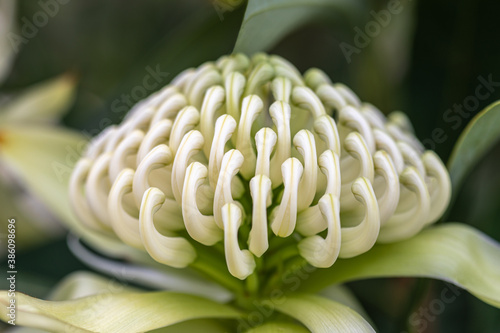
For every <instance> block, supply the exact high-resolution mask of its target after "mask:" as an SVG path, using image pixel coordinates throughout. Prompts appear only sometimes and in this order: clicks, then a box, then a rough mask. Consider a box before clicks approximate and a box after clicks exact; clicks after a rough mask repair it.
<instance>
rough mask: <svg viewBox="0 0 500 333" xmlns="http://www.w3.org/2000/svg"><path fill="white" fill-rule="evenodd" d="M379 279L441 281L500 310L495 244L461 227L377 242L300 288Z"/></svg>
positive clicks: (499, 263)
mask: <svg viewBox="0 0 500 333" xmlns="http://www.w3.org/2000/svg"><path fill="white" fill-rule="evenodd" d="M378 277H429V278H435V279H440V280H444V281H447V282H451V283H453V284H456V285H457V286H460V287H463V288H465V289H467V290H468V291H469V292H470V293H471V294H473V295H475V296H476V297H478V298H480V299H482V300H483V301H485V302H487V303H489V304H491V305H493V306H496V307H500V284H499V283H498V281H500V244H498V243H496V242H495V241H493V240H492V239H491V238H489V237H488V236H486V235H484V234H483V233H481V232H479V231H477V230H476V229H474V228H472V227H469V226H466V225H463V224H458V223H452V224H446V225H441V226H437V227H432V228H429V229H427V230H424V231H422V232H421V233H420V234H418V235H417V236H415V237H413V238H411V239H408V240H405V241H401V242H398V243H392V244H384V245H379V244H377V245H375V246H374V247H373V248H372V249H371V250H370V251H368V252H366V253H365V254H362V255H360V256H357V257H355V258H351V259H340V260H337V262H336V263H335V265H334V266H333V267H332V268H328V269H320V270H316V271H315V272H313V273H311V276H310V278H309V279H308V280H307V281H305V282H304V283H303V284H302V286H301V287H302V288H301V290H303V291H308V292H311V291H318V290H321V289H322V288H324V287H325V286H327V285H330V284H335V283H343V282H347V281H353V280H361V279H369V278H378Z"/></svg>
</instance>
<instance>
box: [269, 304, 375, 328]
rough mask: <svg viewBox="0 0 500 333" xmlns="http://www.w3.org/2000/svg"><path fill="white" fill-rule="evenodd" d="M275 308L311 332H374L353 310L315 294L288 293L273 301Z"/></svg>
mask: <svg viewBox="0 0 500 333" xmlns="http://www.w3.org/2000/svg"><path fill="white" fill-rule="evenodd" d="M275 306H276V309H277V310H278V311H280V312H283V313H285V314H287V315H289V316H291V317H293V318H295V319H297V320H299V321H300V322H302V323H303V324H304V325H305V326H307V328H309V329H310V330H311V332H313V333H320V332H325V333H333V332H375V331H374V330H373V328H372V327H371V326H370V324H368V322H366V321H365V320H364V319H363V317H361V316H360V315H359V314H358V313H356V312H355V311H354V310H352V309H350V308H348V307H347V306H345V305H342V304H340V303H337V302H334V301H331V300H328V299H326V298H322V297H319V296H315V295H308V294H298V295H289V296H287V297H286V298H284V299H283V301H282V302H281V301H280V302H275Z"/></svg>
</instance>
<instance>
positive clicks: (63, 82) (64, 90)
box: [0, 73, 76, 123]
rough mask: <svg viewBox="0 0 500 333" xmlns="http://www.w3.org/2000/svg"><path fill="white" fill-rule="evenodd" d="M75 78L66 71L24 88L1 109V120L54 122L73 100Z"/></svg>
mask: <svg viewBox="0 0 500 333" xmlns="http://www.w3.org/2000/svg"><path fill="white" fill-rule="evenodd" d="M75 87H76V79H75V76H74V75H73V74H70V73H66V74H63V75H61V76H59V77H56V78H53V79H50V80H47V81H44V82H41V83H38V84H36V85H34V86H32V87H29V88H28V89H26V90H24V91H23V92H22V93H21V94H20V95H19V96H16V98H15V99H14V100H12V101H11V102H10V103H9V104H7V105H6V106H5V107H3V108H2V109H1V112H0V120H1V121H2V122H7V121H8V122H23V123H26V122H28V123H37V122H38V123H40V122H49V123H50V122H56V121H58V120H59V119H60V118H61V116H62V115H63V114H64V112H66V111H67V110H68V108H69V106H70V105H71V103H72V102H73V99H74V95H75Z"/></svg>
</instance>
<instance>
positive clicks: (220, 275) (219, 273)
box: [191, 251, 243, 294]
mask: <svg viewBox="0 0 500 333" xmlns="http://www.w3.org/2000/svg"><path fill="white" fill-rule="evenodd" d="M221 262H222V263H223V262H224V260H223V261H221V260H220V258H216V257H214V256H212V255H210V254H209V253H208V252H207V251H198V258H196V260H195V261H194V262H193V263H192V264H191V267H192V268H194V269H196V270H197V271H199V272H200V273H201V274H204V275H206V276H207V277H209V278H211V279H212V280H214V281H215V282H217V283H219V284H220V285H222V286H224V287H226V288H227V289H229V290H230V291H232V292H234V293H236V294H241V293H242V292H243V283H242V282H241V281H239V280H238V279H236V278H235V277H234V276H232V275H231V274H230V273H229V272H228V270H227V267H226V266H225V265H221Z"/></svg>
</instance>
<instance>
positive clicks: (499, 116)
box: [448, 102, 500, 196]
mask: <svg viewBox="0 0 500 333" xmlns="http://www.w3.org/2000/svg"><path fill="white" fill-rule="evenodd" d="M499 124H500V102H495V103H493V104H491V105H489V106H488V107H486V108H485V109H484V110H483V111H481V112H480V113H479V114H478V115H476V116H475V117H474V118H473V119H472V120H471V122H470V123H469V124H468V125H467V127H466V128H465V129H464V131H463V132H462V134H461V135H460V137H459V138H458V140H457V142H456V144H455V147H454V148H453V152H452V154H451V156H450V159H449V160H448V170H449V172H450V177H451V183H452V186H453V193H454V196H456V195H457V193H458V190H459V188H460V186H461V185H462V182H463V180H464V178H465V176H467V174H468V173H469V172H470V171H471V169H472V168H473V167H474V166H475V165H476V164H477V163H478V162H479V161H480V160H481V159H482V158H483V157H484V155H485V154H486V153H487V152H488V151H489V150H490V149H491V148H492V147H493V145H494V144H495V143H496V142H498V140H499V139H500V126H499Z"/></svg>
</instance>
